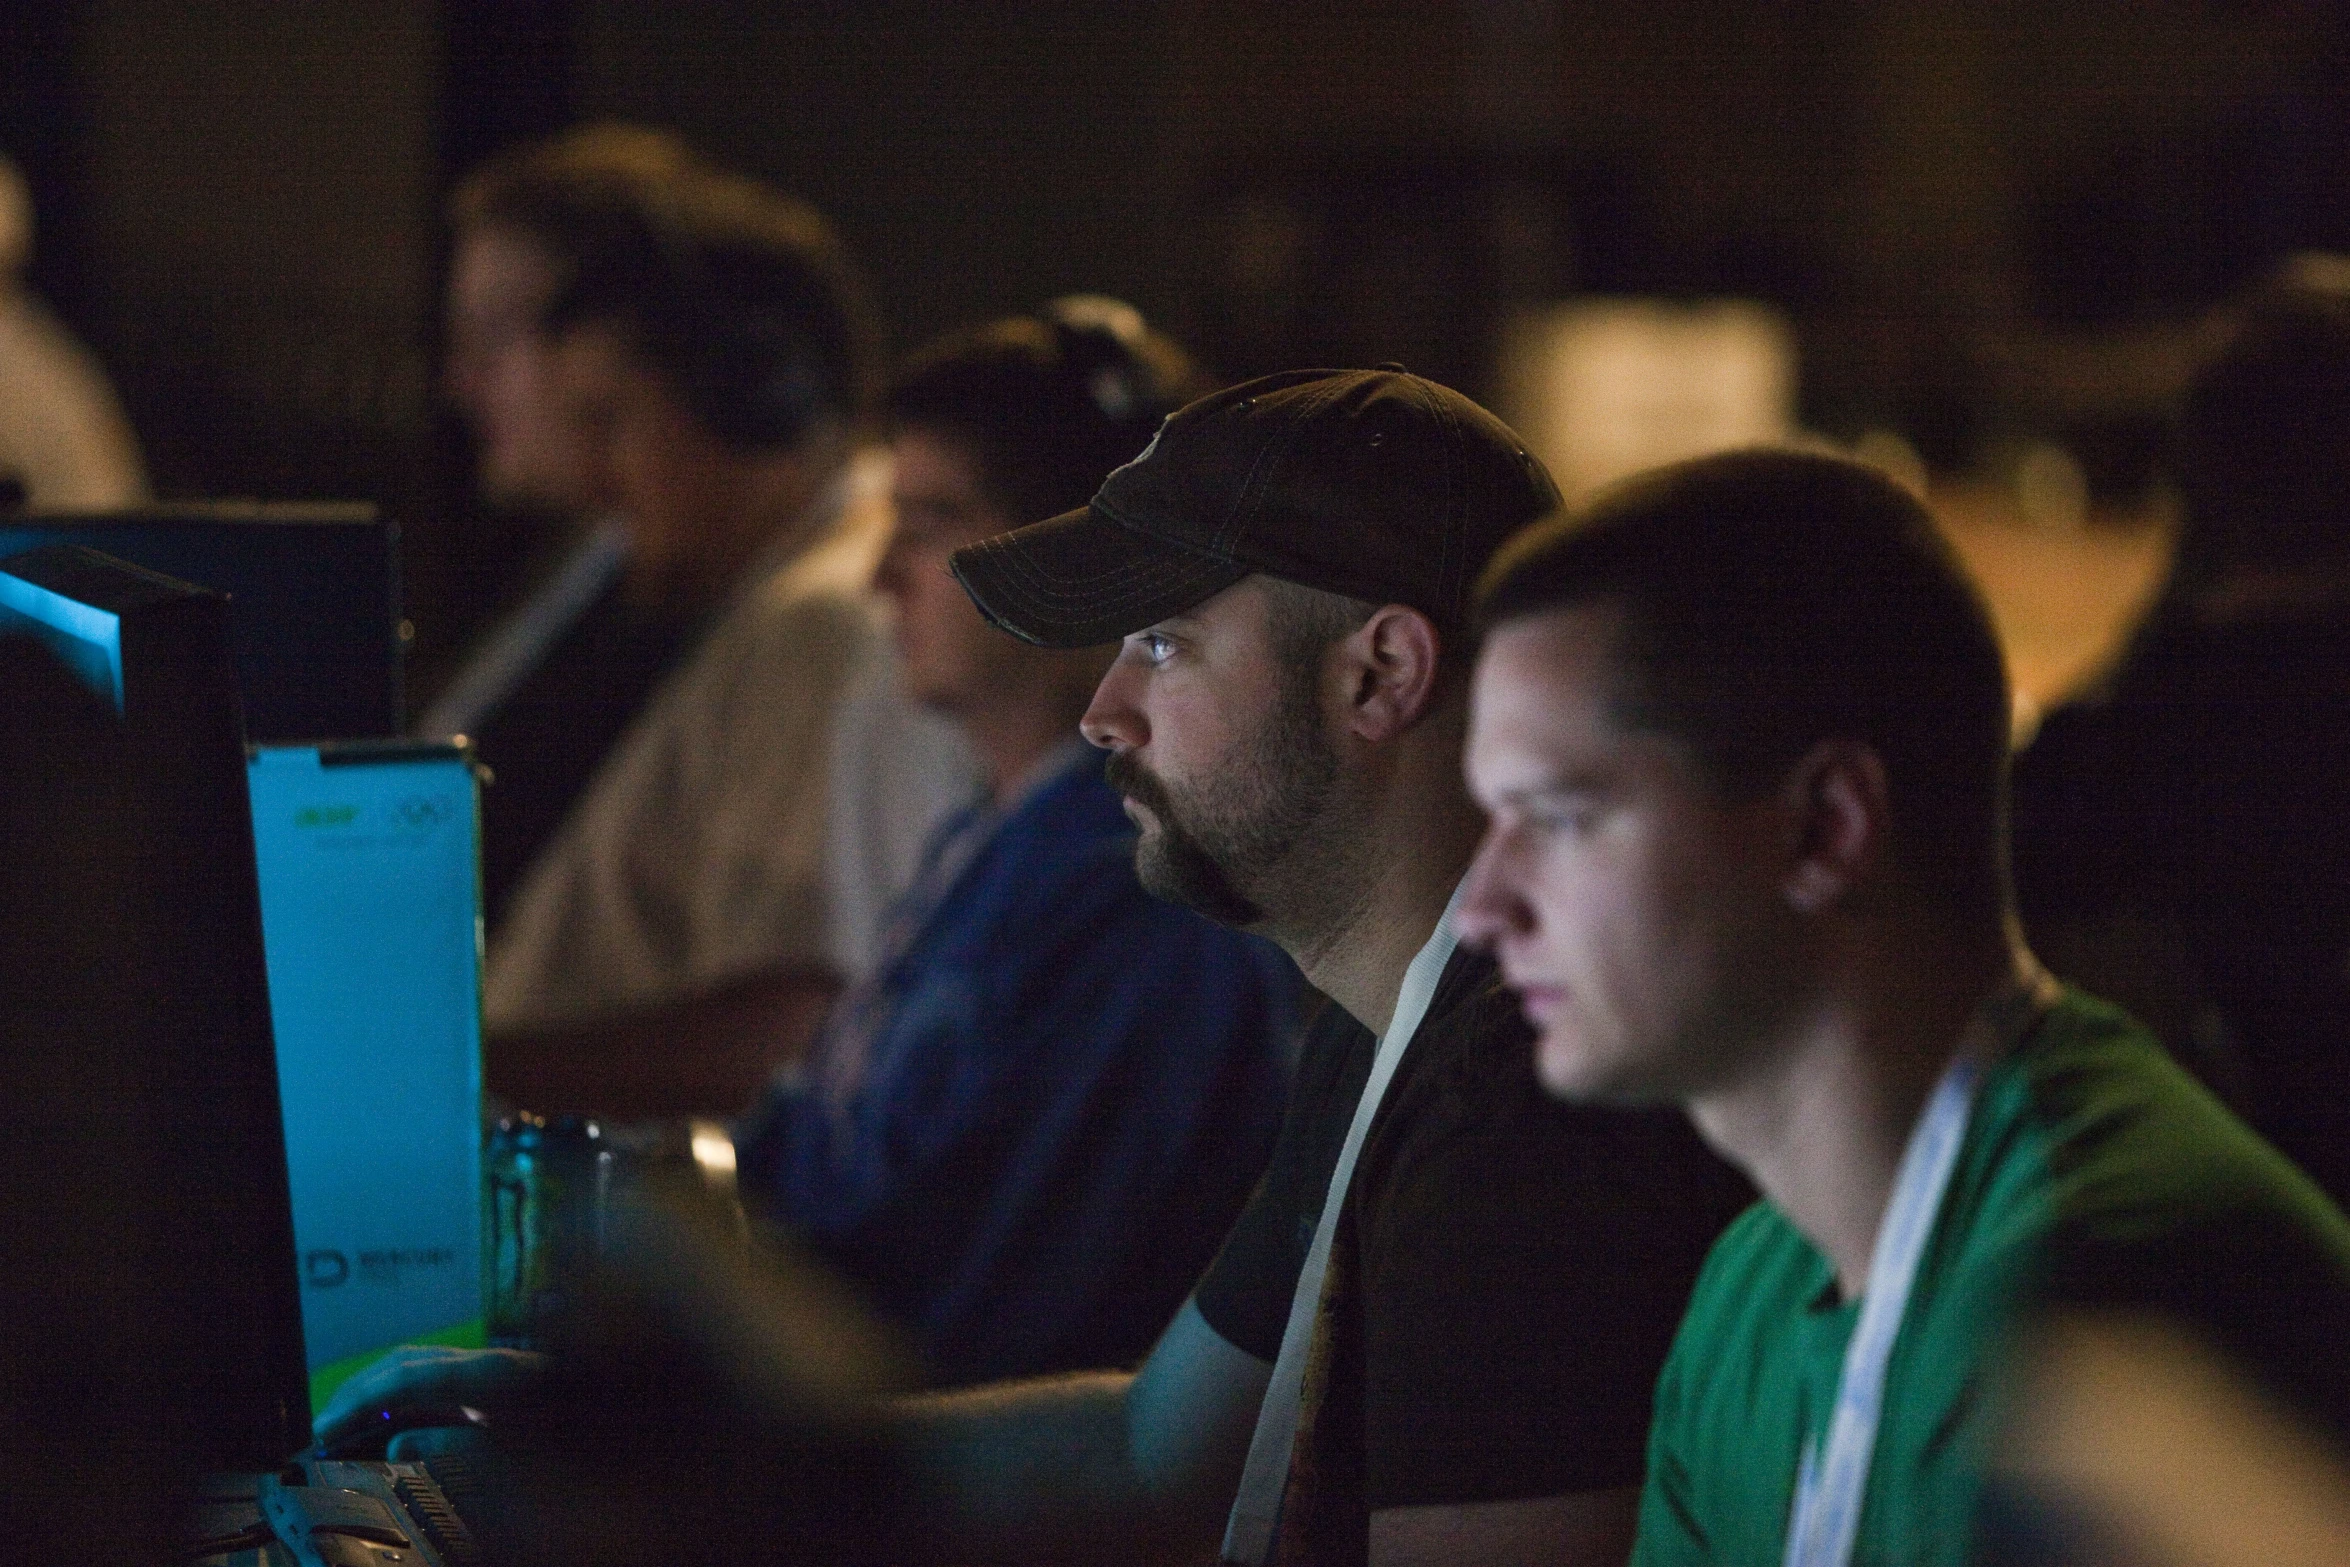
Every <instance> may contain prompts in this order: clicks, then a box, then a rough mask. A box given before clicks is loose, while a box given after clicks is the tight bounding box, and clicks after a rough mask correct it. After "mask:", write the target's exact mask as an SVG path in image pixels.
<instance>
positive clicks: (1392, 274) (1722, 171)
mask: <svg viewBox="0 0 2350 1567" xmlns="http://www.w3.org/2000/svg"><path fill="white" fill-rule="evenodd" d="M2346 12H2350V8H2345V7H2340V6H2337V5H2333V4H2326V3H2320V0H2275V3H2261V0H2201V3H2196V0H2068V3H2066V4H2063V5H2060V6H2051V5H2046V4H2042V3H2026V0H1982V3H1961V0H1908V3H1885V4H1860V3H1855V0H1800V3H1799V0H1777V3H1731V0H1640V3H1638V4H1627V3H1624V0H1361V3H1356V4H1351V5H1346V6H1325V5H1318V4H1302V3H1292V0H1280V3H1276V0H1257V3H1242V0H1084V3H1080V0H1032V3H1027V4H1020V5H1009V4H1002V5H987V4H956V5H950V4H943V3H931V4H915V3H912V0H865V3H860V4H843V3H837V0H830V3H798V4H793V3H787V0H763V3H753V0H665V3H661V4H653V3H647V0H507V3H500V4H495V5H488V4H478V5H463V4H454V3H444V4H440V5H434V4H429V3H425V0H214V3H209V4H205V5H201V6H190V5H186V4H184V3H175V0H50V3H47V4H43V5H38V6H27V5H20V6H15V7H9V8H6V19H5V20H0V148H5V149H6V150H7V151H8V152H9V153H10V154H11V155H12V156H14V157H15V158H16V159H17V160H18V161H19V162H20V163H21V164H22V165H23V166H24V168H25V170H26V173H27V175H28V177H29V178H30V179H31V181H32V184H33V187H34V193H35V200H36V204H37V207H38V213H39V222H40V233H39V238H38V242H37V243H38V252H37V256H36V261H35V265H34V271H33V277H34V282H35V285H36V287H38V288H39V289H40V290H41V292H42V293H43V294H45V295H46V297H47V298H48V299H49V300H50V301H51V302H52V303H53V304H54V305H55V306H56V308H57V309H58V310H59V311H60V313H61V314H62V315H64V317H65V318H66V319H67V320H68V321H69V322H70V323H71V324H72V325H73V326H74V327H75V328H76V330H78V331H79V332H80V333H81V334H82V335H83V336H84V337H85V338H86V339H87V340H88V341H89V342H90V344H91V345H92V346H93V348H95V349H96V351H97V352H98V354H99V356H100V358H101V359H102V360H103V361H104V362H105V363H106V365H107V367H108V368H109V370H110V371H111V372H112V373H113V375H114V376H115V378H116V380H117V383H118V384H119V386H120V387H121V390H122V393H123V396H124V398H125V401H126V403H127V404H128V407H129V410H130V413H131V417H132V420H133V422H134V424H135V425H136V426H137V428H138V431H139V434H140V437H141V439H142V441H143V443H144V445H145V448H146V453H147V459H148V462H149V465H150V468H151V471H152V475H153V479H154V482H155V485H156V488H157V491H158V493H159V494H161V495H164V496H167V497H178V496H219V495H253V496H262V497H286V498H291V497H310V498H328V497H332V498H365V499H374V500H379V501H381V502H383V503H384V504H386V505H388V506H390V507H393V508H394V509H395V510H396V511H397V512H398V514H399V515H400V516H401V518H402V520H403V523H404V525H405V527H406V529H407V536H408V545H409V589H410V604H411V608H412V613H413V616H414V618H415V620H416V621H417V623H418V629H419V642H418V652H419V654H420V655H421V656H422V659H423V661H424V663H425V664H426V665H427V667H428V669H429V666H430V665H432V664H433V663H434V662H435V661H436V660H438V659H439V658H442V657H445V655H446V651H447V649H448V648H450V647H452V646H454V645H455V643H456V642H457V641H458V640H459V639H461V638H462V636H463V635H464V634H465V633H466V632H467V631H468V630H469V629H470V628H471V627H472V626H473V625H474V624H476V623H477V622H478V619H479V617H480V616H481V614H482V613H484V611H485V609H486V608H487V606H488V605H489V604H490V603H491V602H492V601H493V599H494V598H495V596H496V595H497V594H498V593H499V592H501V591H503V589H504V587H505V585H506V583H507V579H508V577H509V576H510V574H511V572H512V570H513V568H514V564H515V560H516V559H517V554H518V551H519V548H520V543H519V541H518V540H517V539H516V538H514V537H512V536H510V533H509V531H507V530H501V529H500V528H498V527H496V526H493V525H491V524H488V523H487V522H486V521H484V520H483V519H481V518H478V517H476V516H474V515H473V514H472V511H471V509H470V507H469V506H468V505H467V503H466V501H465V493H464V492H465V456H464V450H463V445H462V440H461V438H460V437H459V436H458V434H457V433H456V432H455V431H454V430H453V429H452V428H451V427H450V424H449V422H448V420H447V419H446V417H445V416H444V415H443V413H442V412H441V411H440V410H439V408H438V406H437V403H436V400H435V398H434V395H433V375H434V337H435V317H436V305H435V300H436V296H437V289H438V282H439V272H440V268H441V267H442V265H443V261H444V256H443V250H444V245H445V238H444V234H443V231H442V229H441V227H440V225H439V222H438V216H437V214H438V208H439V203H440V200H441V196H442V194H443V192H444V191H445V190H446V189H447V188H448V186H449V184H450V183H451V181H452V180H453V178H454V177H455V176H456V175H457V174H458V173H460V172H461V171H462V170H464V169H465V168H467V167H469V166H470V165H471V164H473V163H474V162H476V161H478V160H479V159H480V158H481V157H483V156H486V155H487V154H489V153H490V152H493V151H495V150H497V149H498V148H499V147H501V146H504V145H506V144H508V143H509V142H511V141H513V140H515V139H517V138H521V137H527V136H531V135H535V134H538V133H541V132H544V131H549V130H553V129H555V128H558V127H560V126H562V125H564V124H567V123H570V122H571V121H573V120H575V119H579V118H598V117H626V118H633V119H641V120H644V121H648V122H651V123H655V124H661V125H666V126H671V127H674V128H676V129H678V130H680V131H682V132H684V133H685V134H686V135H687V136H688V137H689V138H691V139H693V140H694V141H696V142H697V143H699V144H700V145H701V146H702V147H703V148H704V150H706V151H707V152H709V153H711V154H712V155H714V156H716V157H718V158H720V159H722V160H725V161H730V162H734V163H737V164H740V165H742V166H745V167H747V168H749V169H752V170H754V171H756V172H759V173H762V174H766V175H769V176H771V177H773V178H775V179H776V180H778V181H779V182H781V183H783V184H784V185H786V186H788V187H790V188H792V189H794V190H796V191H798V192H799V193H800V194H802V195H805V196H806V197H808V198H810V199H811V200H813V201H814V202H816V203H817V204H818V205H819V206H821V207H823V208H824V209H825V210H826V211H828V212H829V213H830V214H832V216H833V217H834V218H835V219H836V220H837V221H838V222H839V224H840V226H841V228H842V229H843V231H844V232H845V233H846V235H847V237H848V239H849V241H850V242H851V244H852V245H853V247H854V248H855V250H856V251H857V253H858V254H859V256H860V257H861V258H862V260H863V262H864V264H865V266H866V268H867V269H868V271H869V272H870V274H871V275H872V277H873V279H874V282H875V285H876V290H877V293H878V296H879V299H880V302H881V304H882V306H883V308H884V310H885V312H886V313H887V317H888V319H889V322H890V324H891V327H892V334H893V336H892V341H893V345H894V346H895V347H896V348H899V349H903V348H906V347H909V346H911V345H913V344H915V343H917V342H919V341H920V340H922V339H923V338H925V337H927V336H928V335H930V334H932V333H934V332H936V331H939V330H941V329H944V328H946V327H949V326H953V325H956V324H958V323H961V322H964V321H967V320H970V319H973V318H976V317H981V316H985V315H989V314H993V313H1000V312H1003V311H1007V310H1014V309H1020V308H1025V307H1028V306H1031V305H1033V304H1035V303H1036V302H1038V301H1040V300H1042V299H1044V298H1047V297H1049V296H1051V295H1054V294H1057V293H1063V292H1068V291H1072V290H1079V289H1086V290H1100V291H1106V292H1110V293H1116V294H1120V295H1123V296H1125V297H1127V298H1129V299H1132V300H1133V301H1134V302H1135V303H1137V304H1138V305H1140V306H1142V307H1143V309H1144V310H1145V311H1146V312H1148V313H1150V314H1152V315H1153V316H1154V317H1156V318H1157V319H1159V320H1160V321H1162V322H1163V323H1164V324H1166V325H1168V326H1170V327H1171V328H1173V329H1174V330H1175V331H1176V332H1177V333H1178V335H1180V336H1182V337H1184V338H1185V339H1186V340H1188V341H1189V342H1191V343H1192V344H1194V345H1195V346H1197V347H1198V348H1200V349H1201V350H1202V351H1203V352H1204V353H1205V355H1206V356H1207V357H1208V358H1209V359H1210V360H1211V361H1212V362H1213V363H1214V364H1215V365H1216V366H1217V367H1218V368H1219V369H1221V370H1223V371H1225V372H1226V373H1229V374H1234V375H1238V374H1244V373H1251V372H1256V371H1262V370H1266V369H1271V368H1279V367H1285V366H1288V365H1291V364H1295V363H1301V362H1307V361H1322V362H1339V363H1370V362H1375V361H1378V360H1384V359H1400V360H1403V361H1405V362H1406V363H1408V364H1410V365H1411V366H1412V367H1413V368H1415V369H1418V370H1421V371H1423V372H1425V373H1428V374H1431V375H1434V376H1437V377H1438V378H1440V379H1444V380H1447V381H1450V382H1453V383H1454V384H1457V385H1460V386H1462V387H1463V388H1464V389H1467V390H1469V391H1471V392H1473V393H1475V392H1481V391H1484V390H1486V389H1487V383H1488V380H1489V378H1490V374H1491V367H1492V354H1493V348H1494V335H1495V332H1496V329H1497V326H1498V323H1499V321H1500V319H1501V317H1502V315H1503V314H1504V313H1505V312H1506V311H1507V310H1508V309H1509V308H1510V307H1511V306H1512V305H1514V304H1517V303H1521V302H1525V301H1531V300H1545V299H1553V298H1560V297H1565V296H1567V295H1570V294H1572V293H1574V292H1577V291H1595V292H1609V293H1624V292H1637V293H1662V294H1668V295H1686V296H1702V295H1713V294H1726V293H1728V294H1742V295H1748V296H1751V297H1756V298H1761V299H1765V300H1769V301H1773V302H1775V303H1777V304H1779V305H1781V306H1782V307H1784V308H1785V309H1786V310H1787V311H1788V312H1789V313H1790V315H1791V316H1792V318H1793V319H1794V321H1795V322H1796V325H1797V328H1798V333H1799V338H1800V341H1801V343H1802V345H1803V353H1804V374H1803V386H1804V400H1805V406H1804V412H1805V415H1806V417H1807V419H1808V420H1809V421H1810V422H1812V423H1813V424H1815V425H1816V426H1818V427H1820V428H1823V429H1826V430H1829V431H1831V432H1833V433H1840V434H1850V433H1853V432H1855V431H1857V430H1858V429H1861V428H1863V427H1866V426H1869V425H1873V424H1890V425H1893V426H1895V427H1897V428H1903V429H1906V430H1908V431H1910V432H1912V434H1913V436H1916V437H1918V438H1919V439H1920V440H1921V443H1922V444H1930V443H1931V442H1932V441H1933V440H1934V439H1935V438H1936V427H1937V425H1938V424H1939V425H1945V426H1946V425H1949V424H1951V423H1952V422H1953V421H1956V422H1958V423H1961V424H1963V423H1964V421H1965V420H1966V419H1968V418H1970V417H1975V416H1976V415H1977V414H1979V408H1977V407H1976V406H1975V405H1977V404H1980V403H1981V402H1982V400H1983V398H1982V395H1981V393H1980V390H1979V388H1980V385H1981V383H1982V382H1983V380H1984V377H1985V372H1983V370H1982V366H1983V365H1984V364H1986V363H1991V364H1994V365H1995V364H1997V363H1998V362H2000V361H2001V349H2000V346H1999V345H2002V344H2005V345H2008V346H2009V347H2010V348H2012V346H2013V345H2014V344H2017V343H2038V344H2042V345H2046V344H2050V343H2056V344H2063V343H2078V342H2103V343H2108V344H2110V343H2115V342H2126V341H2127V340H2128V339H2129V337H2130V335H2131V334H2132V333H2137V332H2144V331H2148V330H2155V331H2159V330H2164V329H2168V328H2171V327H2175V326H2176V324H2177V323H2180V322H2182V321H2185V320H2187V319H2189V318H2190V317H2191V316H2192V315H2193V314H2194V313H2195V312H2196V311H2197V310H2199V309H2200V308H2202V307H2204V306H2205V305H2207V304H2209V303H2210V302H2212V301H2213V300H2216V299H2218V298H2219V297H2221V296H2222V295H2224V294H2225V293H2226V292H2227V291H2228V290H2230V289H2231V288H2233V287H2235V286H2237V285H2238V284H2239V283H2241V282H2242V281H2243V280H2244V279H2245V278H2247V277H2248V276H2250V275H2252V274H2253V273H2255V272H2256V271H2258V270H2259V269H2260V268H2262V267H2264V266H2265V265H2267V264H2269V263H2270V262H2271V261H2273V260H2274V259H2275V258H2276V257H2277V256H2279V255H2281V254H2283V253H2284V252H2286V251H2288V250H2290V249H2293V248H2296V247H2306V246H2319V245H2331V246H2335V247H2340V248H2350V104H2346V102H2345V93H2346V91H2350V89H2346V87H2345V84H2346V83H2350V43H2346V34H2350V23H2346V22H2345V14H2346ZM2009 357H2011V358H2012V354H2011V355H2010V356H2009ZM1993 379H1996V377H1993ZM2092 379H2094V378H2092ZM2089 395H2094V389H2093V391H2092V394H2089Z"/></svg>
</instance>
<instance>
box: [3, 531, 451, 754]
mask: <svg viewBox="0 0 2350 1567" xmlns="http://www.w3.org/2000/svg"><path fill="white" fill-rule="evenodd" d="M56 544H79V545H82V546H84V547H85V548H89V549H94V550H99V551H102V552H103V553H105V554H108V555H112V556H114V557H116V558H117V559H119V560H126V561H130V562H132V563H133V564H135V565H140V566H144V567H146V568H147V569H148V570H150V571H159V572H163V573H164V574H166V575H168V576H172V577H176V578H178V579H180V580H181V581H183V582H190V583H195V584H197V585H198V586H201V587H207V588H212V589H214V590H216V591H218V592H221V593H226V594H227V595H229V597H230V598H231V599H233V600H234V601H235V603H236V613H235V615H234V617H233V620H234V623H233V624H232V626H231V627H230V638H231V643H230V645H231V646H232V647H233V648H234V649H235V654H236V667H237V683H238V686H239V690H240V694H241V695H242V697H243V699H244V708H245V731H246V733H247V735H248V736H249V737H250V738H251V739H253V740H254V741H256V742H260V743H276V742H280V741H293V740H329V739H334V740H340V739H362V738H368V737H377V736H389V735H397V734H399V733H400V732H401V730H402V728H403V726H404V718H403V713H402V694H401V668H402V662H403V658H402V653H403V646H404V644H403V643H402V641H401V639H400V613H401V611H400V531H399V528H398V525H397V524H395V523H394V522H393V521H392V520H391V519H390V518H387V517H384V516H382V515H380V514H379V513H378V512H377V510H376V508H375V507H373V506H370V505H365V504H359V503H352V504H327V503H302V504H281V503H260V502H253V501H223V502H205V503H181V504H175V505H169V506H153V507H144V508H140V509H138V510H133V511H119V512H47V513H40V512H35V513H18V514H15V515H11V516H6V517H0V563H4V562H5V561H6V560H7V558H8V557H10V556H14V555H19V554H22V553H23V552H24V551H26V550H30V549H38V548H41V547H44V546H48V545H56Z"/></svg>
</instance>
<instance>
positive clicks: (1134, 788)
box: [1102, 751, 1175, 824]
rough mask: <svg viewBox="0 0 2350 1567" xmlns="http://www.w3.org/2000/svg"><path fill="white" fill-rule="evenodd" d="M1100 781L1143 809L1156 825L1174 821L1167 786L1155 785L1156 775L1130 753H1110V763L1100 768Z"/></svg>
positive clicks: (1158, 783) (1157, 782)
mask: <svg viewBox="0 0 2350 1567" xmlns="http://www.w3.org/2000/svg"><path fill="white" fill-rule="evenodd" d="M1102 777H1103V778H1105V779H1107V780H1108V781H1109V785H1110V787H1111V788H1113V789H1115V790H1117V791H1118V792H1119V793H1120V794H1122V795H1124V796H1126V797H1127V798H1128V799H1130V800H1133V801H1135V802H1136V803H1138V804H1140V805H1144V806H1147V807H1148V808H1149V809H1150V813H1151V814H1152V815H1153V816H1156V817H1157V818H1158V819H1159V820H1160V821H1162V822H1167V823H1170V824H1172V823H1173V821H1174V820H1175V813H1174V806H1173V802H1171V801H1170V800H1169V799H1168V798H1167V786H1166V785H1165V784H1163V783H1161V782H1160V781H1159V779H1158V775H1157V774H1155V773H1153V772H1152V771H1151V770H1150V769H1149V768H1147V767H1145V766H1143V765H1142V763H1140V762H1138V761H1136V760H1135V759H1134V753H1133V752H1132V751H1112V752H1111V753H1110V759H1109V760H1108V761H1107V762H1105V763H1103V764H1102Z"/></svg>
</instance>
